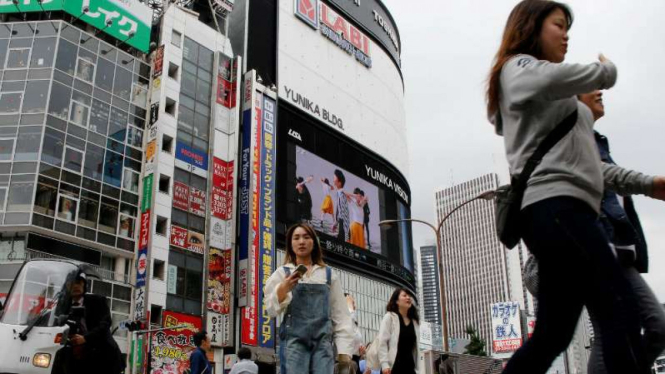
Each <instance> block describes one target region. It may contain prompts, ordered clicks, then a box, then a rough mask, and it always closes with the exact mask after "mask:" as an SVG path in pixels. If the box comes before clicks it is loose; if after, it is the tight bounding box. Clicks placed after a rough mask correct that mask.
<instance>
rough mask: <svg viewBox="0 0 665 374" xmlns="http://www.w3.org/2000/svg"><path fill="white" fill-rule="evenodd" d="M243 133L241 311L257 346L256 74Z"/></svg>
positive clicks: (249, 78) (245, 335) (249, 339)
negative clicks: (242, 305)
mask: <svg viewBox="0 0 665 374" xmlns="http://www.w3.org/2000/svg"><path fill="white" fill-rule="evenodd" d="M245 79H246V83H245V91H244V93H243V94H244V97H245V100H244V104H245V107H244V109H245V111H244V113H243V125H242V126H243V134H242V139H243V143H242V163H243V164H242V170H241V173H242V174H241V182H240V183H241V185H240V188H241V190H240V194H241V196H240V205H241V207H240V215H239V219H240V253H239V258H240V263H239V270H240V282H241V285H240V295H239V297H240V299H241V300H242V299H245V306H244V308H243V309H242V311H241V313H242V328H241V342H242V344H246V345H252V346H256V345H257V343H258V333H259V326H258V323H259V321H258V303H259V298H258V294H259V292H260V291H259V290H258V284H259V272H258V267H259V261H258V257H259V248H258V247H259V220H260V217H259V189H260V181H261V170H260V165H261V162H260V148H259V145H260V144H261V123H262V119H263V117H262V106H263V105H262V104H263V102H262V98H263V95H262V94H261V93H260V92H258V91H257V90H256V88H257V87H258V85H257V84H256V83H255V81H254V79H255V72H253V71H252V72H250V73H249V74H247V75H246V78H245Z"/></svg>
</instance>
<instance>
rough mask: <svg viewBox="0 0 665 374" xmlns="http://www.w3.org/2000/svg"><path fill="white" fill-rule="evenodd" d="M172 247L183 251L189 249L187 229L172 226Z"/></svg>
mask: <svg viewBox="0 0 665 374" xmlns="http://www.w3.org/2000/svg"><path fill="white" fill-rule="evenodd" d="M171 245H172V246H175V247H179V248H183V249H187V248H189V242H188V241H187V229H184V228H182V227H179V226H175V225H171Z"/></svg>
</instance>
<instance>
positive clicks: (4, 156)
mask: <svg viewBox="0 0 665 374" xmlns="http://www.w3.org/2000/svg"><path fill="white" fill-rule="evenodd" d="M13 154H14V139H0V161H11V159H12V155H13Z"/></svg>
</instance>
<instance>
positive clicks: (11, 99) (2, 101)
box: [0, 92, 23, 113]
mask: <svg viewBox="0 0 665 374" xmlns="http://www.w3.org/2000/svg"><path fill="white" fill-rule="evenodd" d="M22 100H23V93H21V92H4V93H3V94H2V95H0V113H18V112H19V111H20V110H21V101H22Z"/></svg>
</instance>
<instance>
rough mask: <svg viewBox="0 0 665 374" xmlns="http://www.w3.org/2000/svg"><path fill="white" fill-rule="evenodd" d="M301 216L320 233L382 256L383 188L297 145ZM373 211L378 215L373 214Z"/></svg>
mask: <svg viewBox="0 0 665 374" xmlns="http://www.w3.org/2000/svg"><path fill="white" fill-rule="evenodd" d="M293 184H294V188H295V190H296V196H297V202H298V204H297V213H296V215H297V217H298V219H299V220H300V221H301V222H306V223H308V224H310V225H311V226H312V227H314V229H315V230H316V231H318V232H321V233H324V234H326V235H330V236H332V237H336V238H337V239H338V240H340V241H345V242H347V243H349V244H352V245H355V246H356V247H360V248H363V249H367V250H370V251H372V252H374V253H378V254H381V235H380V230H379V218H378V213H379V212H380V210H379V189H378V188H377V187H376V186H374V185H372V184H370V183H368V182H366V181H365V180H363V179H361V178H360V177H358V176H357V175H355V174H353V173H350V172H348V171H346V170H344V169H342V168H340V167H339V166H337V165H335V164H333V163H331V162H328V161H326V160H324V159H322V158H321V157H318V156H316V155H315V154H313V153H311V152H309V151H307V150H306V149H303V148H301V147H298V146H296V179H295V180H294V181H293ZM372 212H376V213H374V214H372Z"/></svg>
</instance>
